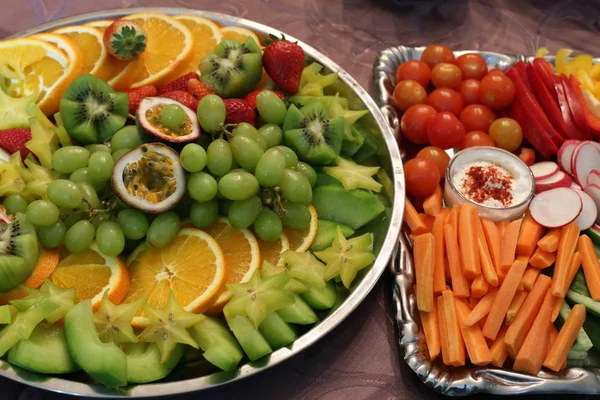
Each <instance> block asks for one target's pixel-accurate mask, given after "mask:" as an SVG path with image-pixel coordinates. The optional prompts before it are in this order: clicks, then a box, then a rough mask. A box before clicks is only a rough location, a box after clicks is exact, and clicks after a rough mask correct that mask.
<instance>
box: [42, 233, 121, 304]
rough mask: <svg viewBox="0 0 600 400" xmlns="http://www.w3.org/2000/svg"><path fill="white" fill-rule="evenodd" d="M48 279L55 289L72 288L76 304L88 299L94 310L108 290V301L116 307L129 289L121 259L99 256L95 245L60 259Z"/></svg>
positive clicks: (99, 253) (100, 254) (98, 250)
mask: <svg viewBox="0 0 600 400" xmlns="http://www.w3.org/2000/svg"><path fill="white" fill-rule="evenodd" d="M50 280H51V281H52V282H53V283H54V284H56V285H57V286H60V287H63V288H74V289H75V290H76V291H77V301H82V300H86V299H91V300H92V304H93V306H94V308H98V307H99V306H100V302H101V301H102V296H103V295H104V292H106V291H107V290H108V298H109V300H110V301H111V302H113V303H114V304H119V303H121V301H122V300H123V298H124V297H125V294H126V293H127V290H128V289H129V272H128V271H127V267H126V265H125V263H124V262H123V260H121V259H120V258H119V257H111V256H107V255H104V254H102V253H101V252H100V249H98V246H97V245H96V244H95V243H94V244H92V245H91V246H90V248H89V249H87V250H85V251H83V252H81V253H73V254H71V255H69V256H67V257H66V258H65V259H64V260H61V261H60V262H59V263H58V265H57V266H56V269H55V270H54V272H53V273H52V275H51V276H50Z"/></svg>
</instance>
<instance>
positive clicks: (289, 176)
mask: <svg viewBox="0 0 600 400" xmlns="http://www.w3.org/2000/svg"><path fill="white" fill-rule="evenodd" d="M278 186H279V188H280V189H281V194H283V197H284V198H285V199H286V200H288V201H291V202H293V203H302V204H306V205H308V204H310V203H312V188H311V186H310V182H309V181H308V179H307V178H306V177H305V176H304V175H302V174H301V173H300V172H298V171H294V170H291V169H285V170H284V171H283V176H282V177H281V181H280V182H279V184H278Z"/></svg>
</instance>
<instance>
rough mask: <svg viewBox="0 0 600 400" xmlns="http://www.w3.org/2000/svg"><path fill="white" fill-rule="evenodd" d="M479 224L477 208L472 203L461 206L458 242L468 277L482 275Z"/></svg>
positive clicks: (473, 277) (464, 270) (464, 271)
mask: <svg viewBox="0 0 600 400" xmlns="http://www.w3.org/2000/svg"><path fill="white" fill-rule="evenodd" d="M476 224H479V217H478V216H477V208H475V206H474V205H473V204H471V203H463V204H462V205H461V206H460V213H459V221H458V244H459V246H460V255H461V260H462V267H463V274H464V275H465V278H467V279H475V278H476V277H478V276H479V275H481V264H480V259H479V247H478V244H477V233H478V232H479V230H478V229H477V226H476Z"/></svg>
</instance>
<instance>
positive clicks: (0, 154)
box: [0, 149, 10, 162]
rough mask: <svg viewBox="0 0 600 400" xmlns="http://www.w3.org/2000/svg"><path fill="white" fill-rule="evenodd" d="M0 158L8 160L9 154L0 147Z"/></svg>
mask: <svg viewBox="0 0 600 400" xmlns="http://www.w3.org/2000/svg"><path fill="white" fill-rule="evenodd" d="M0 160H2V161H6V162H9V161H10V154H8V152H7V151H6V150H4V149H0Z"/></svg>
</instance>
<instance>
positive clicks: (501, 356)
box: [490, 326, 508, 368]
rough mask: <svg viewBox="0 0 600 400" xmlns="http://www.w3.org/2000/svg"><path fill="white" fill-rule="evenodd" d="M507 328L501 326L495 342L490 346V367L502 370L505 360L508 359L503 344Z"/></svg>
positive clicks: (504, 344)
mask: <svg viewBox="0 0 600 400" xmlns="http://www.w3.org/2000/svg"><path fill="white" fill-rule="evenodd" d="M507 328H508V327H507V326H503V327H502V329H500V332H498V336H497V337H496V340H494V342H493V343H492V345H491V346H490V353H491V354H492V365H493V366H495V367H498V368H502V366H503V365H504V362H505V361H506V358H507V357H508V350H507V348H506V343H504V337H505V336H504V335H506V330H507Z"/></svg>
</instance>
